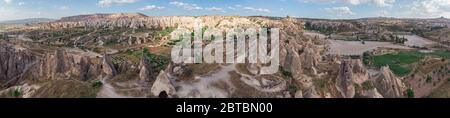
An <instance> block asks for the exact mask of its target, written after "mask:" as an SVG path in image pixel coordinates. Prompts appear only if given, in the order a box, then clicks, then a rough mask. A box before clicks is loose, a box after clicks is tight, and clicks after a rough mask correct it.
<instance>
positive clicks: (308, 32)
mask: <svg viewBox="0 0 450 118" xmlns="http://www.w3.org/2000/svg"><path fill="white" fill-rule="evenodd" d="M303 34H304V35H307V36H311V37H316V36H317V37H319V38H321V39H325V38H326V37H327V36H325V35H324V34H321V33H317V32H313V31H307V32H305V33H303Z"/></svg>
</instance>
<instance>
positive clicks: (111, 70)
mask: <svg viewBox="0 0 450 118" xmlns="http://www.w3.org/2000/svg"><path fill="white" fill-rule="evenodd" d="M102 67H103V73H105V74H106V75H108V76H115V75H117V70H116V68H115V67H114V64H113V63H112V61H111V57H110V56H109V55H108V54H105V55H103V59H102Z"/></svg>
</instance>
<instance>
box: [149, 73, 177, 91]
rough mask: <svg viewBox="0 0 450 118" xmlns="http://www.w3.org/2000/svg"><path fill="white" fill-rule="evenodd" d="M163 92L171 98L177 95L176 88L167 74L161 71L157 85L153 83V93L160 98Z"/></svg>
mask: <svg viewBox="0 0 450 118" xmlns="http://www.w3.org/2000/svg"><path fill="white" fill-rule="evenodd" d="M163 91H165V92H166V93H167V95H169V97H173V95H174V94H175V93H176V91H175V87H174V86H173V85H172V83H171V82H170V80H169V77H168V75H167V73H166V72H164V71H161V72H160V73H159V75H158V77H157V78H156V81H155V83H153V86H152V88H151V92H152V94H153V95H154V96H159V94H160V93H161V92H163Z"/></svg>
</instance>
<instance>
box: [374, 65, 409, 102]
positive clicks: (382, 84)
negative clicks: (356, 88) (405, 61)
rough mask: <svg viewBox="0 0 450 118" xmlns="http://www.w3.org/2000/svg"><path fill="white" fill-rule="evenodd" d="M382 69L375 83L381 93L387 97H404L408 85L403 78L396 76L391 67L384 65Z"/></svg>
mask: <svg viewBox="0 0 450 118" xmlns="http://www.w3.org/2000/svg"><path fill="white" fill-rule="evenodd" d="M380 71H381V72H380V74H379V75H378V77H377V78H376V80H375V83H374V84H375V87H376V88H377V89H378V91H379V92H380V94H381V95H383V96H384V97H385V98H398V97H404V96H403V92H404V91H405V90H406V86H405V85H404V83H403V82H402V79H400V78H398V77H396V76H395V74H394V73H392V71H391V70H390V69H389V67H382V68H381V70H380Z"/></svg>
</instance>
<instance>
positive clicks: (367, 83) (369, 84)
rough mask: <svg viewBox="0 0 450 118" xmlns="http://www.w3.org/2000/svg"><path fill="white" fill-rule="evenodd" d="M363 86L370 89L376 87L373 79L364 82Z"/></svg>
mask: <svg viewBox="0 0 450 118" xmlns="http://www.w3.org/2000/svg"><path fill="white" fill-rule="evenodd" d="M362 87H363V89H364V90H370V89H373V88H375V87H374V85H373V83H372V82H371V81H366V82H364V83H362Z"/></svg>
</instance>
